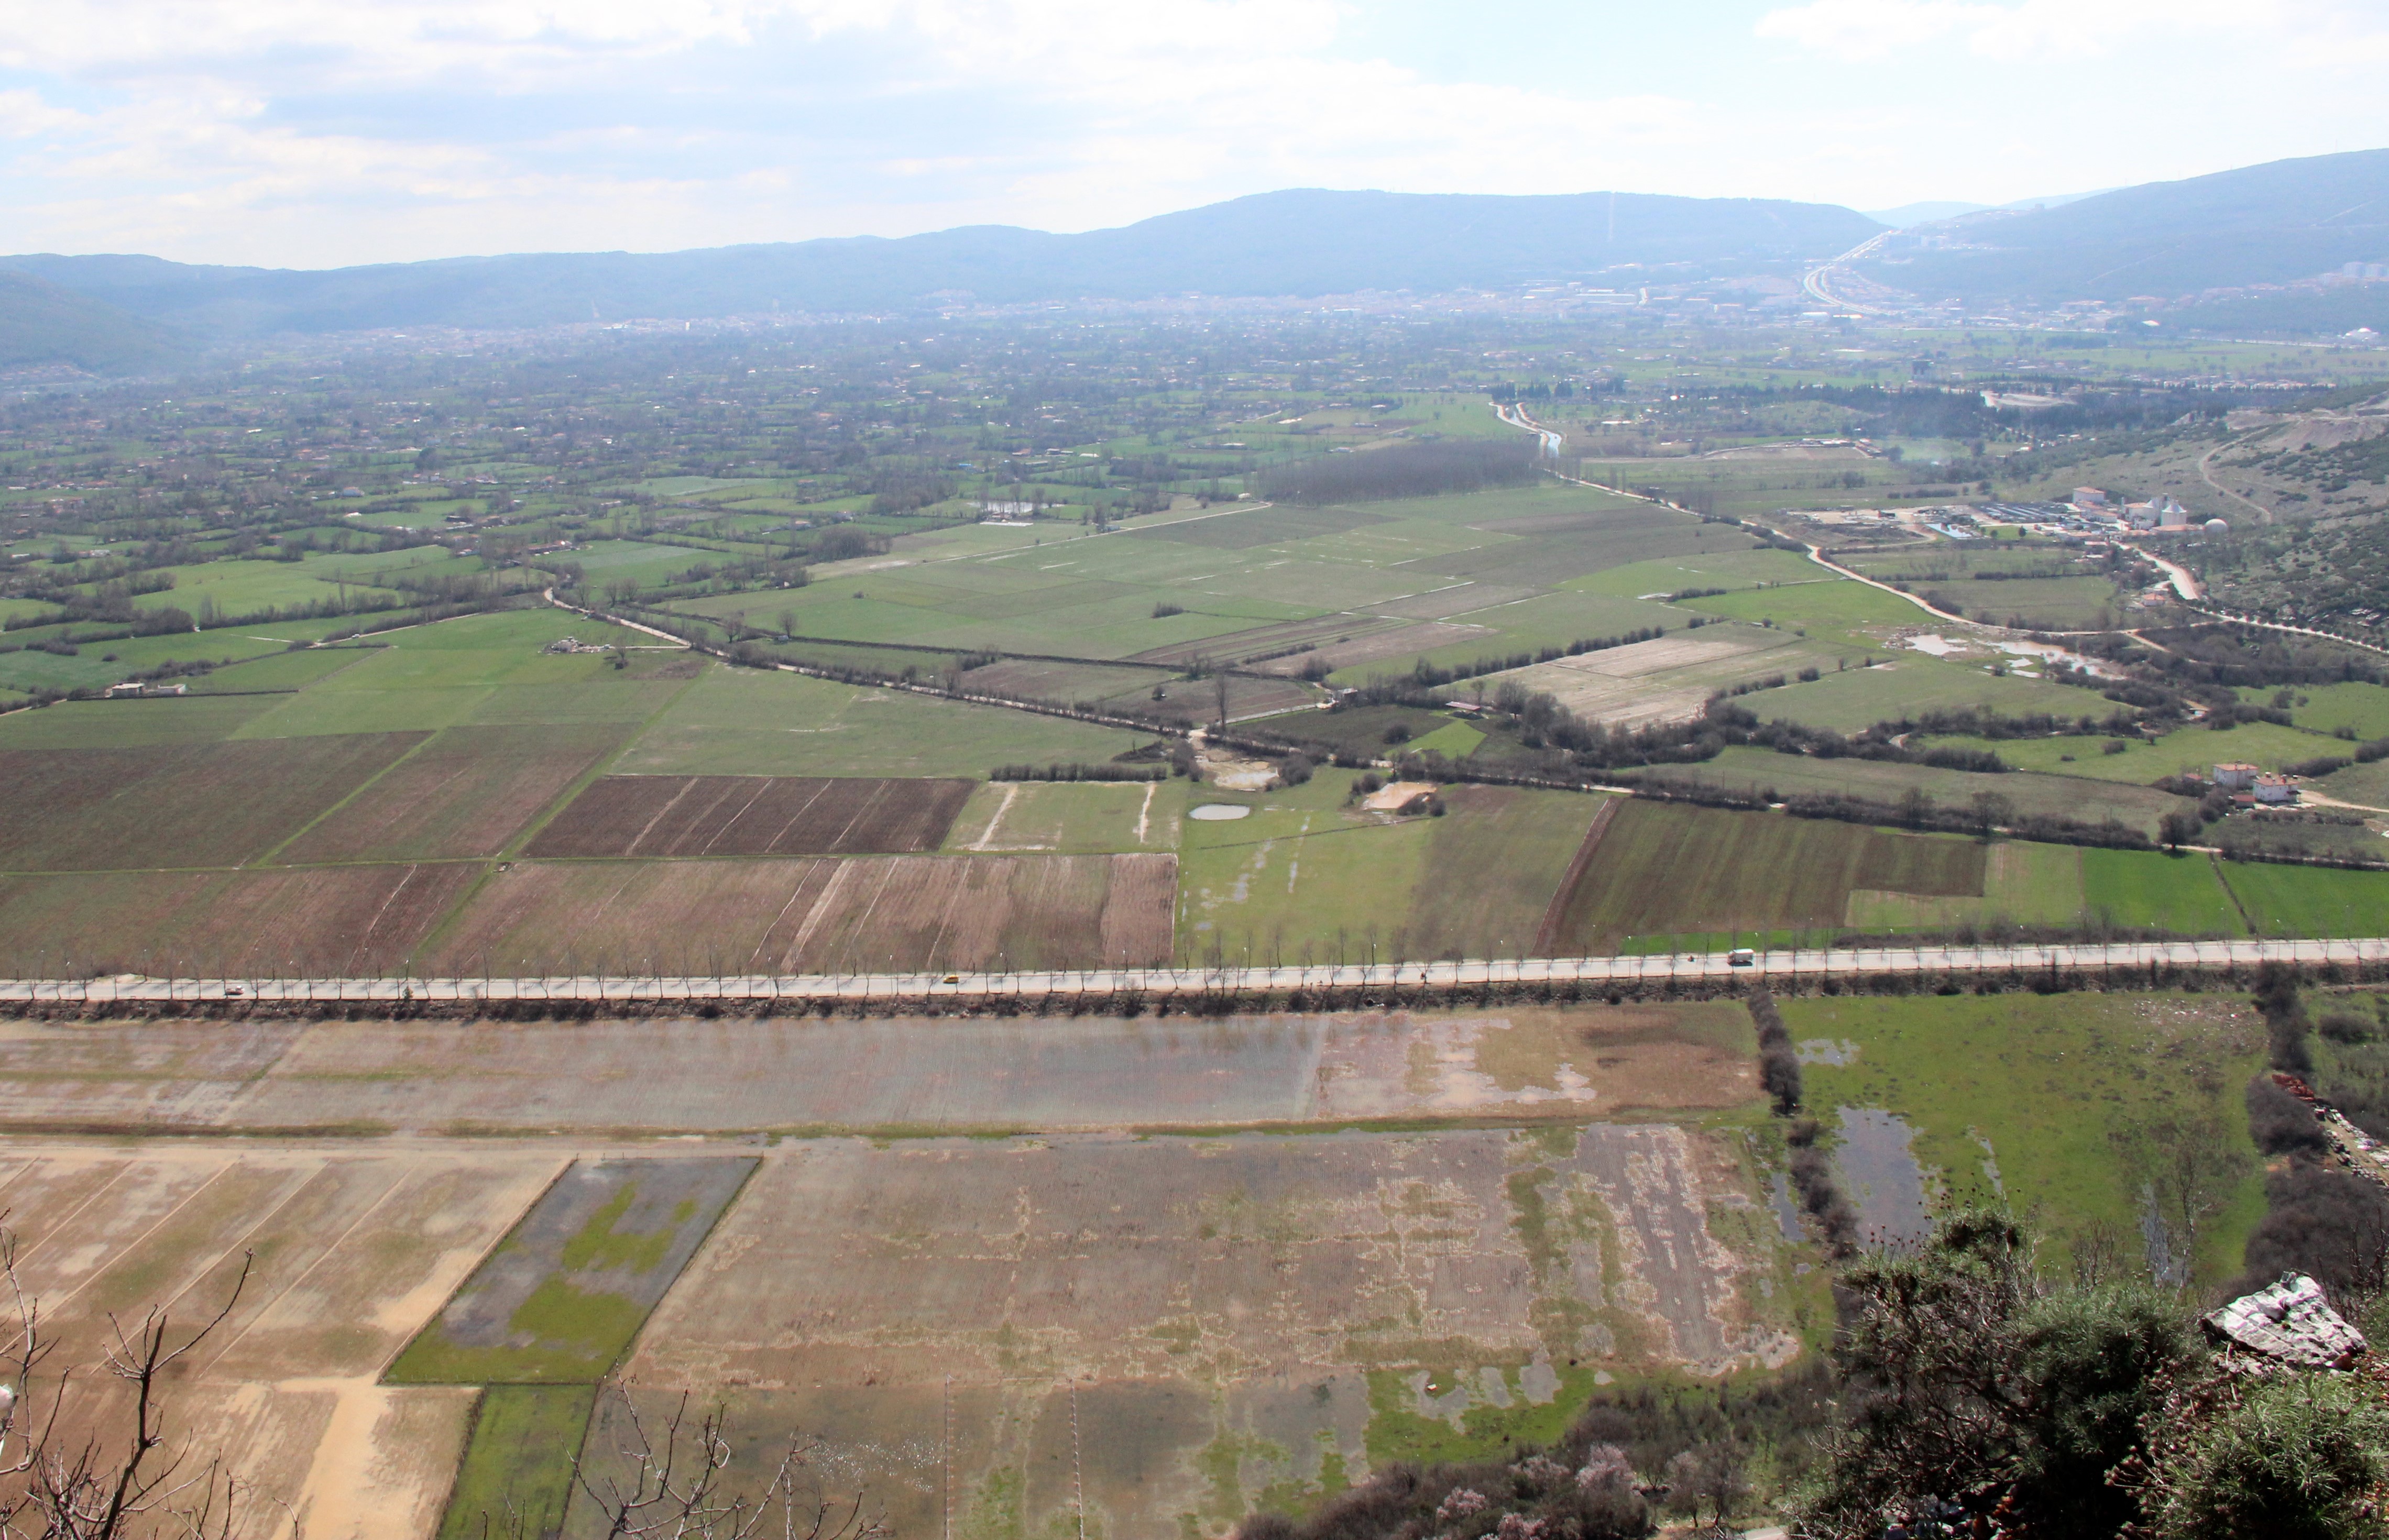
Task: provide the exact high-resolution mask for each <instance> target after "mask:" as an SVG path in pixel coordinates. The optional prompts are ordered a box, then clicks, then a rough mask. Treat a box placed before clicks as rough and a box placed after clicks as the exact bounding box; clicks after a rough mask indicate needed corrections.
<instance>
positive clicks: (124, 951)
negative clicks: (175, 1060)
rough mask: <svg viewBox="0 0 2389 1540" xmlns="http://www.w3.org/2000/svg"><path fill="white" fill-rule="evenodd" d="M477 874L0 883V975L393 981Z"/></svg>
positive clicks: (396, 871)
mask: <svg viewBox="0 0 2389 1540" xmlns="http://www.w3.org/2000/svg"><path fill="white" fill-rule="evenodd" d="M479 871H480V869H479V867H477V866H466V865H405V866H400V865H390V866H339V867H314V868H310V869H306V870H301V871H275V870H270V869H268V870H256V871H249V872H76V873H68V874H59V875H56V876H38V875H35V876H16V877H0V972H5V973H6V974H10V975H12V976H17V977H26V976H33V975H42V976H48V977H57V976H58V975H60V974H65V973H68V972H70V971H81V970H86V969H88V970H92V971H96V972H99V973H142V974H181V975H195V974H205V975H223V974H233V975H241V974H273V973H298V974H320V975H326V976H346V975H353V974H385V973H391V972H395V971H396V970H397V969H398V968H399V966H400V965H401V964H402V962H403V961H405V959H406V955H407V954H408V953H409V952H410V951H412V950H414V949H415V947H416V946H417V945H418V944H419V943H420V942H421V941H422V940H423V938H424V936H425V935H428V933H429V931H430V929H431V927H432V925H433V924H434V923H437V921H438V920H439V918H440V916H441V915H442V914H445V913H446V912H447V911H448V910H449V909H450V907H451V906H453V905H454V903H455V902H456V899H457V897H458V896H459V895H460V894H462V893H463V892H464V891H465V889H466V886H468V885H470V884H471V882H472V880H473V878H474V877H475V876H477V875H478V874H479Z"/></svg>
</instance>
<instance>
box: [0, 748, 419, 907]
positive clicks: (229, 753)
mask: <svg viewBox="0 0 2389 1540" xmlns="http://www.w3.org/2000/svg"><path fill="white" fill-rule="evenodd" d="M424 736H425V735H424V734H423V733H420V732H351V733H334V734H328V735H326V736H323V737H316V738H258V739H242V740H238V741H231V742H224V743H214V744H171V745H155V746H151V747H144V748H61V749H10V750H0V871H10V872H96V871H123V870H131V869H154V868H160V867H193V866H231V865H233V864H235V863H236V862H240V861H245V860H254V859H257V858H258V857H260V856H262V855H263V854H265V853H266V852H267V851H268V850H271V849H272V848H274V846H276V845H278V844H280V843H281V842H282V841H284V840H286V839H288V838H289V837H290V836H291V835H292V834H296V833H298V832H299V831H300V829H303V828H305V827H306V826H307V824H308V823H309V822H310V821H313V820H314V819H316V818H318V817H320V816H322V815H323V813H324V812H325V811H326V809H327V808H332V807H333V806H335V805H336V804H338V803H339V801H340V799H341V798H343V797H345V796H347V795H349V794H350V793H351V792H352V791H355V790H356V789H357V788H358V787H359V786H362V785H364V783H365V782H366V781H367V780H369V779H371V778H372V777H373V776H374V775H376V774H377V773H378V772H380V771H381V770H384V769H386V768H388V767H389V765H390V762H391V761H393V760H395V759H396V758H398V757H399V756H400V755H402V754H404V753H405V752H406V751H407V750H408V749H411V748H413V747H414V746H415V745H416V744H419V743H421V742H422V741H423V738H424Z"/></svg>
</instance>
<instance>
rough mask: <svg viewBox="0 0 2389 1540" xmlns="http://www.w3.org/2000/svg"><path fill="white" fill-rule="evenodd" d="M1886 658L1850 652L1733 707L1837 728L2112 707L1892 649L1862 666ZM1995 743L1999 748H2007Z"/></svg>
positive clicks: (2056, 687) (2057, 687)
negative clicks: (1953, 714)
mask: <svg viewBox="0 0 2389 1540" xmlns="http://www.w3.org/2000/svg"><path fill="white" fill-rule="evenodd" d="M1882 657H1884V655H1883V654H1881V653H1855V654H1851V655H1849V657H1848V661H1849V662H1850V664H1851V667H1849V668H1844V669H1831V668H1829V669H1825V670H1823V671H1822V673H1821V674H1820V677H1819V678H1818V679H1816V680H1814V681H1809V682H1807V683H1799V682H1795V683H1792V684H1787V685H1785V686H1784V687H1783V688H1782V689H1781V690H1769V691H1768V692H1766V693H1765V694H1757V695H1750V696H1746V697H1744V698H1743V699H1742V700H1741V701H1739V702H1738V703H1737V704H1739V705H1740V706H1742V707H1743V708H1744V709H1745V710H1748V711H1755V712H1757V714H1758V716H1759V718H1760V719H1762V720H1765V721H1787V722H1799V723H1801V724H1802V725H1804V726H1807V727H1821V728H1830V729H1832V730H1833V731H1834V732H1860V731H1862V730H1864V729H1866V728H1869V727H1872V726H1873V725H1874V724H1875V723H1877V722H1884V721H1900V720H1903V719H1914V718H1915V717H1917V716H1919V715H1921V714H1922V713H1923V712H1926V711H1956V710H1981V711H1992V712H1996V713H1998V714H1999V715H2000V716H2004V717H2021V716H2026V715H2031V714H2035V713H2040V712H2047V713H2049V714H2050V715H2052V716H2064V717H2075V716H2078V715H2080V714H2081V713H2082V712H2084V711H2094V712H2095V713H2096V714H2097V715H2100V716H2104V715H2105V714H2106V713H2107V712H2108V711H2109V710H2112V709H2114V707H2113V706H2112V704H2111V703H2109V702H2106V701H2102V700H2101V699H2099V697H2097V696H2096V695H2093V694H2090V693H2089V692H2088V691H2083V690H2075V689H2070V688H2068V687H2067V686H2065V685H2062V684H2051V683H2050V682H2048V681H2044V680H2035V679H2020V678H2017V677H2015V676H2013V675H2010V676H2008V677H2005V678H2001V677H1999V676H1996V675H1994V674H1992V673H1991V672H1990V671H1989V670H1987V669H1986V668H1970V667H1968V666H1967V665H1965V664H1962V663H1952V662H1948V661H1945V660H1943V659H1941V658H1937V657H1927V656H1925V655H1923V654H1921V653H1904V652H1903V653H1895V654H1892V655H1889V658H1888V660H1887V661H1884V662H1881V663H1878V664H1877V665H1876V666H1875V667H1873V668H1866V667H1862V666H1861V665H1862V664H1863V662H1864V661H1865V660H1866V659H1868V658H1882ZM1836 661H1837V662H1838V661H1841V660H1840V659H1836ZM1998 746H1999V747H2000V748H2001V749H2002V750H2004V748H2005V746H2006V745H1998ZM2036 768H2038V766H2036Z"/></svg>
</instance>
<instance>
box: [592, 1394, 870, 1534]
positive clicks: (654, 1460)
mask: <svg viewBox="0 0 2389 1540" xmlns="http://www.w3.org/2000/svg"><path fill="white" fill-rule="evenodd" d="M605 1394H606V1395H607V1397H609V1398H611V1400H612V1402H613V1413H614V1415H613V1417H612V1418H611V1419H609V1420H611V1421H613V1422H614V1423H615V1424H616V1425H617V1429H618V1436H617V1438H616V1440H615V1442H614V1445H613V1447H612V1448H611V1450H610V1451H607V1453H605V1454H604V1455H601V1457H600V1460H601V1463H602V1465H603V1466H604V1467H605V1469H603V1470H595V1471H593V1470H591V1469H590V1467H589V1465H588V1464H586V1463H585V1462H584V1460H583V1459H581V1458H579V1457H576V1458H575V1460H574V1461H573V1471H572V1479H573V1484H574V1485H575V1487H576V1488H577V1489H578V1490H579V1491H580V1493H581V1496H582V1497H583V1498H585V1499H586V1500H587V1501H588V1502H589V1503H591V1504H592V1505H594V1508H595V1511H596V1513H597V1515H598V1516H599V1517H601V1518H603V1519H604V1521H605V1525H606V1534H607V1537H608V1540H750V1537H752V1536H755V1535H757V1534H760V1533H761V1532H762V1531H763V1530H764V1526H766V1525H767V1524H768V1525H769V1526H770V1527H771V1532H772V1534H773V1540H879V1537H880V1536H883V1535H885V1534H888V1525H887V1522H886V1520H885V1519H884V1517H883V1516H882V1515H880V1514H877V1513H875V1512H870V1511H867V1510H866V1509H865V1508H864V1506H863V1504H864V1494H862V1492H859V1491H858V1492H857V1493H856V1494H855V1495H854V1496H853V1497H852V1498H851V1499H850V1500H846V1499H840V1498H837V1497H834V1496H830V1495H825V1494H824V1492H823V1491H822V1489H821V1487H820V1486H819V1484H818V1483H815V1482H814V1481H813V1480H812V1479H811V1457H812V1456H813V1455H814V1454H815V1453H816V1452H817V1451H818V1450H819V1449H820V1448H821V1441H820V1440H819V1439H813V1438H807V1437H806V1436H805V1435H803V1434H798V1435H797V1436H795V1437H793V1438H791V1439H790V1440H789V1441H788V1446H787V1448H786V1451H785V1452H784V1453H783V1454H782V1455H781V1457H780V1462H779V1465H778V1466H777V1468H775V1469H774V1470H773V1472H772V1475H771V1479H770V1480H769V1481H768V1482H767V1483H764V1485H763V1486H762V1487H761V1489H760V1490H747V1489H743V1488H741V1487H740V1486H738V1484H737V1483H735V1482H734V1481H733V1480H732V1479H731V1473H730V1462H731V1456H732V1453H733V1450H732V1445H731V1440H730V1419H729V1416H728V1414H727V1413H726V1412H725V1411H723V1409H722V1408H721V1407H719V1406H716V1407H715V1408H713V1409H712V1410H711V1411H709V1412H707V1413H706V1414H705V1415H704V1416H703V1417H701V1418H698V1419H696V1420H695V1421H691V1420H690V1417H689V1409H690V1408H689V1396H688V1394H686V1393H685V1392H683V1394H682V1395H681V1397H680V1399H679V1401H678V1402H676V1403H675V1404H674V1405H673V1406H672V1410H671V1417H670V1418H669V1419H666V1421H665V1423H664V1425H663V1427H662V1428H661V1430H659V1432H660V1435H661V1436H660V1442H658V1437H657V1436H656V1435H655V1434H651V1433H650V1432H648V1428H647V1421H646V1419H645V1417H643V1416H642V1415H641V1413H640V1411H639V1408H638V1406H637V1404H636V1403H635V1402H633V1401H632V1398H631V1395H630V1393H629V1392H628V1391H627V1390H626V1389H625V1388H624V1387H623V1386H622V1385H620V1383H619V1382H618V1383H613V1384H609V1385H607V1388H606V1392H605ZM602 1409H603V1404H602V1403H601V1411H602Z"/></svg>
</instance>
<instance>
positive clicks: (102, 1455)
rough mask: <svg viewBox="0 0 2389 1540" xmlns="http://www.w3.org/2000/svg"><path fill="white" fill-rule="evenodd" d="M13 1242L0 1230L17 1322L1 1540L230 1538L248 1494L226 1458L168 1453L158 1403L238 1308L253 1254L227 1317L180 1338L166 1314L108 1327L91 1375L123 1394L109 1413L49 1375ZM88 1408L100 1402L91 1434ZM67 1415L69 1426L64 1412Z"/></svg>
mask: <svg viewBox="0 0 2389 1540" xmlns="http://www.w3.org/2000/svg"><path fill="white" fill-rule="evenodd" d="M17 1251H18V1241H17V1235H16V1232H14V1231H13V1230H9V1229H7V1228H0V1285H4V1286H5V1287H6V1291H7V1298H6V1305H5V1308H6V1309H8V1310H10V1311H12V1312H13V1315H14V1319H13V1321H11V1322H9V1323H8V1325H7V1326H6V1331H7V1338H6V1343H5V1345H0V1378H5V1379H6V1381H7V1383H6V1386H0V1535H5V1536H7V1537H8V1540H19V1537H23V1540H32V1537H35V1536H38V1537H40V1540H152V1537H156V1540H164V1537H167V1536H173V1537H175V1540H231V1537H232V1536H233V1535H235V1534H237V1533H238V1529H239V1523H240V1517H241V1513H240V1508H241V1500H242V1498H243V1497H244V1496H245V1495H246V1488H244V1487H243V1486H242V1485H241V1484H240V1483H237V1482H236V1481H235V1479H234V1478H233V1475H232V1472H231V1471H229V1470H226V1469H225V1468H224V1460H223V1458H222V1457H220V1456H217V1457H208V1458H206V1459H204V1460H203V1459H202V1458H201V1457H200V1456H199V1455H198V1452H197V1451H195V1450H193V1449H192V1448H190V1447H189V1446H188V1445H184V1446H180V1447H176V1446H174V1445H172V1444H171V1443H170V1440H169V1434H168V1427H169V1421H168V1418H167V1415H166V1407H165V1402H164V1396H163V1390H164V1381H165V1379H166V1376H167V1375H168V1373H169V1371H171V1370H172V1368H174V1366H175V1365H176V1364H178V1363H180V1362H181V1361H182V1360H183V1359H185V1358H186V1357H188V1356H189V1355H191V1354H192V1353H193V1351H194V1350H196V1349H197V1348H198V1345H199V1344H200V1343H204V1342H206V1341H207V1340H208V1338H209V1337H210V1336H211V1335H212V1334H213V1333H214V1332H215V1330H216V1329H217V1328H218V1327H220V1326H222V1325H223V1324H224V1319H225V1317H228V1316H230V1315H231V1314H232V1312H233V1308H234V1306H235V1305H238V1304H239V1303H240V1296H241V1292H242V1291H243V1290H244V1289H246V1288H247V1287H248V1284H249V1268H250V1267H251V1266H253V1265H254V1261H255V1258H254V1256H253V1254H243V1256H242V1259H241V1267H240V1277H239V1278H238V1279H236V1280H235V1281H234V1283H233V1288H232V1293H231V1295H230V1297H229V1298H227V1299H226V1300H225V1301H224V1306H223V1308H221V1309H219V1310H218V1311H216V1313H215V1314H214V1315H213V1316H211V1317H208V1319H207V1320H206V1321H205V1322H204V1323H203V1324H202V1325H200V1327H199V1328H198V1330H196V1331H191V1332H189V1333H187V1334H185V1333H179V1332H177V1331H175V1330H174V1329H173V1325H172V1320H171V1318H170V1317H169V1315H168V1313H167V1311H166V1309H165V1308H164V1307H163V1306H159V1305H152V1306H151V1307H150V1308H149V1309H147V1311H145V1312H143V1314H142V1317H141V1318H140V1320H139V1321H137V1322H135V1323H134V1324H132V1325H130V1326H128V1325H126V1324H125V1323H124V1322H122V1321H120V1320H119V1319H117V1318H116V1317H114V1316H110V1317H109V1341H108V1342H107V1343H106V1345H105V1346H103V1347H102V1349H101V1350H100V1361H99V1363H98V1365H97V1366H96V1372H98V1373H100V1374H104V1375H106V1376H107V1377H108V1378H109V1379H113V1380H115V1381H118V1382H119V1383H120V1384H121V1385H122V1386H124V1387H126V1388H127V1389H128V1390H129V1392H130V1405H129V1406H123V1407H122V1409H121V1410H118V1409H116V1408H114V1407H110V1406H108V1405H107V1403H106V1402H105V1400H101V1399H100V1396H99V1393H98V1392H97V1391H96V1390H95V1391H93V1392H88V1393H83V1394H75V1393H77V1392H80V1391H81V1389H82V1386H81V1381H78V1380H77V1379H76V1374H77V1370H76V1368H73V1367H71V1366H70V1367H68V1368H61V1369H59V1370H57V1372H55V1373H53V1372H51V1370H50V1369H49V1368H48V1361H49V1359H50V1358H51V1356H52V1355H53V1354H54V1353H55V1351H56V1349H57V1343H54V1342H53V1341H51V1340H50V1339H49V1338H48V1337H47V1336H46V1335H45V1333H44V1330H43V1328H42V1320H41V1304H40V1301H39V1300H37V1299H35V1298H34V1297H33V1296H32V1295H29V1294H27V1293H26V1292H25V1290H24V1284H23V1280H22V1279H21V1277H20V1276H19V1272H18V1268H17ZM87 1401H98V1402H99V1405H98V1406H97V1407H96V1411H97V1414H98V1415H97V1416H96V1417H95V1418H94V1419H91V1420H90V1421H89V1422H88V1424H85V1423H84V1422H83V1419H82V1417H81V1415H80V1414H81V1413H82V1411H83V1406H84V1404H85V1403H86V1402H87ZM70 1402H71V1403H72V1406H73V1409H74V1412H75V1414H77V1415H75V1416H73V1417H70V1416H69V1406H70Z"/></svg>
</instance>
